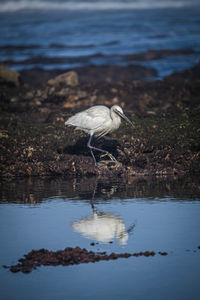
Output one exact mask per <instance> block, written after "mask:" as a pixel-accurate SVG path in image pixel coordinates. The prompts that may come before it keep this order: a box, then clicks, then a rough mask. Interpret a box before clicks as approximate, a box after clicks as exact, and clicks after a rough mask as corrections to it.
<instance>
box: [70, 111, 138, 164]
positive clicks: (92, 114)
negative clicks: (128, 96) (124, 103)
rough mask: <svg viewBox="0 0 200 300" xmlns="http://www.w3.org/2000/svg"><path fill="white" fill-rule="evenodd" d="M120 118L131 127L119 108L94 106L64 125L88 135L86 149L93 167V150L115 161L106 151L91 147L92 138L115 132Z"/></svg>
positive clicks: (77, 114) (79, 113)
mask: <svg viewBox="0 0 200 300" xmlns="http://www.w3.org/2000/svg"><path fill="white" fill-rule="evenodd" d="M121 118H123V119H124V120H126V121H127V122H128V123H129V124H130V125H132V126H133V124H132V122H131V121H130V120H129V119H128V118H127V117H126V116H125V114H124V112H123V110H122V108H121V107H120V106H118V105H113V106H112V107H111V108H108V107H107V106H104V105H95V106H92V107H90V108H88V109H86V110H84V111H81V112H78V113H76V114H75V115H74V116H72V117H70V118H69V119H68V120H67V121H66V122H65V125H66V126H73V127H75V130H82V131H84V132H86V133H87V134H89V135H90V137H89V140H88V143H87V147H88V148H89V149H90V152H91V155H92V158H93V160H94V163H95V165H97V162H96V158H95V156H94V153H93V150H96V151H99V152H101V153H104V155H103V156H108V157H109V158H110V159H111V160H112V161H117V160H116V159H115V157H114V156H113V155H112V154H111V153H109V152H108V151H106V150H103V149H100V148H97V147H95V146H92V145H91V141H92V137H93V136H96V137H103V136H105V135H106V134H108V133H111V132H113V131H114V130H117V129H118V128H119V126H120V124H121Z"/></svg>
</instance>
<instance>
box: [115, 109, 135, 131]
mask: <svg viewBox="0 0 200 300" xmlns="http://www.w3.org/2000/svg"><path fill="white" fill-rule="evenodd" d="M116 113H117V114H118V115H119V116H120V117H121V118H123V119H124V120H125V121H126V122H127V123H129V124H130V125H131V126H133V123H132V122H131V121H130V120H129V119H128V118H127V117H126V116H125V115H124V114H122V113H120V112H119V111H116ZM133 127H134V126H133Z"/></svg>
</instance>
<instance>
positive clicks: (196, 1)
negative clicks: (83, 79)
mask: <svg viewBox="0 0 200 300" xmlns="http://www.w3.org/2000/svg"><path fill="white" fill-rule="evenodd" d="M0 28H1V30H0V31H1V33H0V35H1V38H0V61H1V62H4V63H5V64H6V65H7V66H8V67H9V68H11V69H15V70H21V69H30V68H42V69H56V68H59V69H73V68H75V67H79V66H88V65H109V64H115V65H131V64H134V65H135V64H138V65H143V66H147V67H154V68H156V69H157V71H158V74H159V75H158V77H160V78H162V77H163V76H165V75H169V74H170V73H172V72H174V71H180V70H183V69H186V68H189V67H192V66H194V65H195V64H197V63H198V62H199V57H200V0H173V1H168V0H126V1H122V0H118V1H113V0H110V1H106V0H101V1H99V0H95V1H91V0H90V1H86V0H84V1H80V0H79V1H78V0H73V1H72V0H71V1H67V0H56V1H55V0H54V1H53V0H52V1H51V0H41V1H40V0H35V1H34V0H12V1H11V0H8V1H6V0H3V1H2V0H1V1H0ZM165 49H167V50H179V49H181V50H182V49H188V50H191V51H189V52H190V53H187V54H185V53H182V54H181V55H169V56H164V57H163V56H162V57H160V58H159V59H158V58H156V59H155V58H152V60H151V59H150V60H146V61H145V60H142V59H141V60H138V59H137V60H136V61H135V60H134V59H132V60H131V59H130V58H129V59H128V60H127V59H125V57H126V56H125V55H127V54H137V53H145V52H147V51H149V50H156V51H159V50H165Z"/></svg>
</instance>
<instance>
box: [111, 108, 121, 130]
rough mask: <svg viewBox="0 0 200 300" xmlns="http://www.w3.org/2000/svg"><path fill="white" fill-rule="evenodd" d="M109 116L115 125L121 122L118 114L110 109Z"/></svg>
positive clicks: (117, 125)
mask: <svg viewBox="0 0 200 300" xmlns="http://www.w3.org/2000/svg"><path fill="white" fill-rule="evenodd" d="M110 116H111V119H112V123H113V124H115V125H116V127H119V126H120V124H121V118H120V116H118V115H117V114H116V113H115V112H114V111H113V110H112V109H111V112H110Z"/></svg>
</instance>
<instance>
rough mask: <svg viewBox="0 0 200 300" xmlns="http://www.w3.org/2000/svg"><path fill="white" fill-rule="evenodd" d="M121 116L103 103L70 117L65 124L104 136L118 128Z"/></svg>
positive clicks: (91, 133)
mask: <svg viewBox="0 0 200 300" xmlns="http://www.w3.org/2000/svg"><path fill="white" fill-rule="evenodd" d="M120 124H121V118H120V117H119V116H118V115H117V114H116V113H115V112H114V111H113V110H112V108H111V109H109V108H108V107H106V106H104V105H96V106H92V107H90V108H88V109H86V110H84V111H82V112H79V113H77V114H75V115H74V116H72V117H70V118H69V119H68V120H67V121H66V122H65V125H68V126H74V127H76V129H77V130H83V131H85V132H86V133H88V134H90V135H96V136H104V135H106V134H107V133H109V132H112V131H114V130H116V129H118V128H119V126H120Z"/></svg>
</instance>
